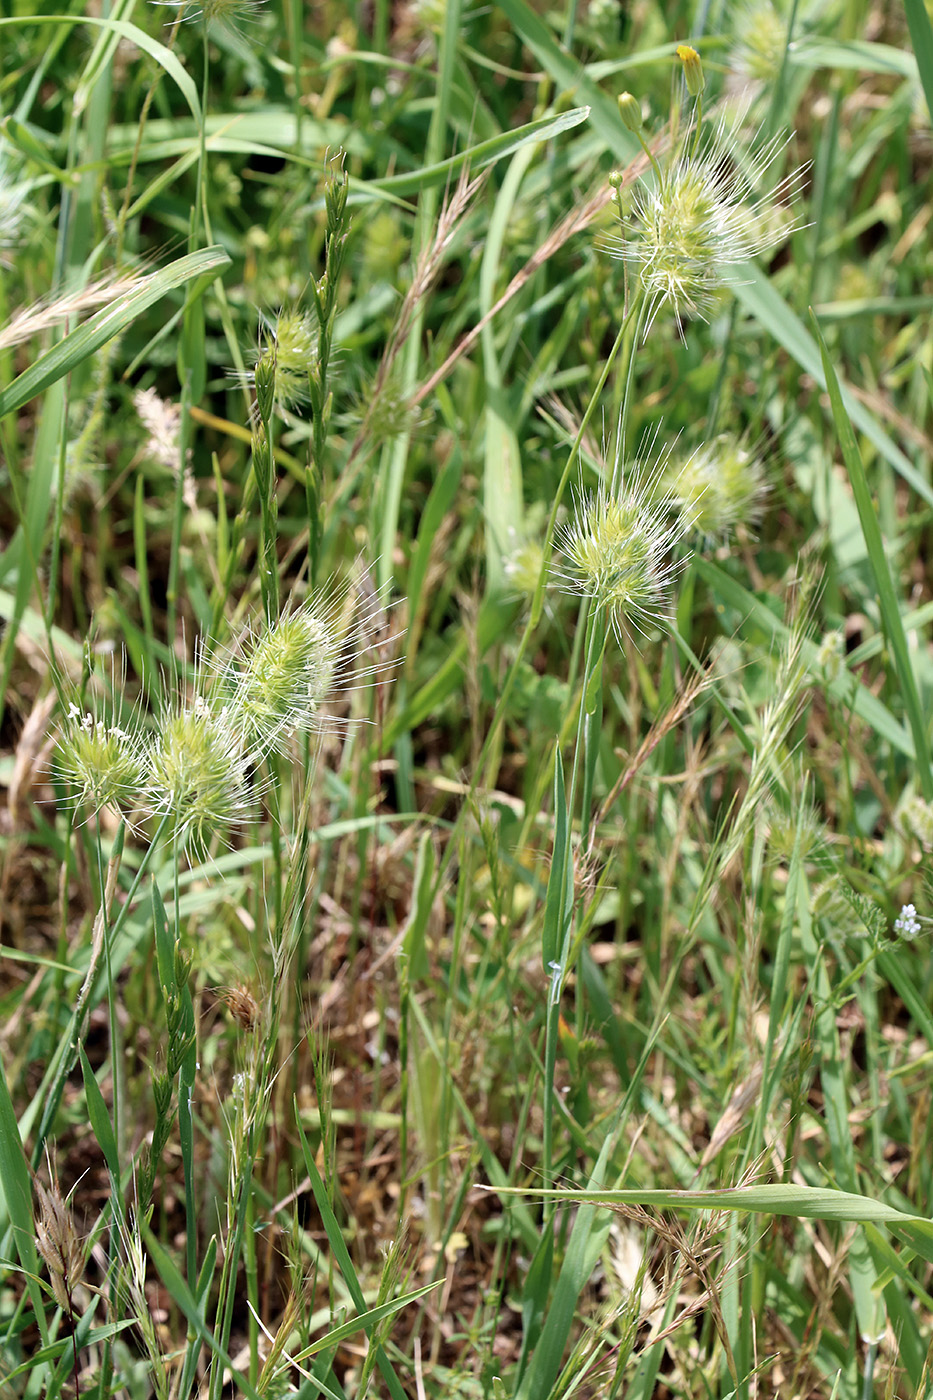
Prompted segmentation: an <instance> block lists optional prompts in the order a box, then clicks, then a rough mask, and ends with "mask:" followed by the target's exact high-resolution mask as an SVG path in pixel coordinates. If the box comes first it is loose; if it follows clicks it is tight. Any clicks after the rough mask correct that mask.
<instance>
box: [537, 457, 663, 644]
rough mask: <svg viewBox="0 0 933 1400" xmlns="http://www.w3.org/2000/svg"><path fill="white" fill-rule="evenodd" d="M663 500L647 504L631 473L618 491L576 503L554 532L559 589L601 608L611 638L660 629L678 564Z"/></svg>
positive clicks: (605, 490)
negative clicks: (569, 516)
mask: <svg viewBox="0 0 933 1400" xmlns="http://www.w3.org/2000/svg"><path fill="white" fill-rule="evenodd" d="M683 535H684V525H683V522H682V519H681V517H680V516H679V515H678V514H677V513H676V512H673V513H672V510H671V501H670V498H669V497H667V496H665V497H663V498H661V499H657V498H656V497H655V498H654V499H653V498H652V494H651V492H650V490H649V489H647V487H646V485H645V483H644V481H643V480H642V478H641V477H640V476H639V475H638V474H637V473H635V474H634V475H633V477H632V479H631V480H630V481H629V482H624V483H623V484H622V485H621V486H620V487H619V488H618V489H616V490H610V489H608V488H606V487H601V488H600V489H599V490H598V491H597V492H596V494H595V495H593V496H590V497H584V498H581V499H580V500H579V501H578V503H577V509H576V511H575V513H574V516H573V519H572V520H571V521H570V522H569V523H568V524H566V525H564V526H563V527H562V528H561V530H560V533H559V537H558V544H559V547H560V550H561V555H562V563H561V565H560V566H559V568H558V569H557V570H556V575H557V579H558V581H559V583H561V584H562V585H563V586H564V587H565V588H566V589H568V590H569V591H571V592H575V593H579V594H581V595H583V596H584V597H587V598H590V599H592V601H593V603H594V604H595V606H596V607H599V608H604V609H605V610H606V613H607V615H608V618H609V620H610V622H611V623H612V625H613V627H614V629H615V631H616V633H617V635H618V636H619V637H620V639H621V638H622V636H623V635H625V634H626V633H627V632H628V631H629V629H630V628H634V629H635V630H636V631H639V632H643V631H645V630H646V628H648V627H651V626H657V625H663V624H664V623H666V622H667V621H668V620H669V615H670V586H671V581H672V579H673V577H674V575H675V574H676V573H677V571H678V568H679V565H678V563H677V562H676V561H672V559H671V551H672V549H673V548H674V546H675V545H676V544H677V543H678V541H679V540H681V539H682V538H683Z"/></svg>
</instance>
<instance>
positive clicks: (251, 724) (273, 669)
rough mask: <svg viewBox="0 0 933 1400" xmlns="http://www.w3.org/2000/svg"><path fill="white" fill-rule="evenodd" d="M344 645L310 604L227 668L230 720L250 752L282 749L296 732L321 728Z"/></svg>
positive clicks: (258, 640)
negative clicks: (325, 702) (341, 646)
mask: <svg viewBox="0 0 933 1400" xmlns="http://www.w3.org/2000/svg"><path fill="white" fill-rule="evenodd" d="M339 652H340V647H339V642H338V639H337V637H336V636H335V634H334V631H333V629H332V627H331V626H330V625H329V624H328V622H327V621H326V620H325V619H324V618H323V617H320V616H318V615H317V614H316V613H315V612H314V611H312V610H311V609H308V608H302V609H299V610H298V611H296V612H294V613H291V614H289V615H288V616H287V617H283V618H281V619H280V620H279V621H278V622H277V623H276V624H275V626H273V627H270V628H268V629H267V630H265V631H264V632H263V633H262V634H261V635H260V636H259V637H258V639H256V641H255V643H254V645H253V646H252V648H251V649H250V651H249V654H248V655H247V657H246V659H245V661H243V662H241V663H238V664H233V665H232V666H231V667H230V668H228V671H227V674H226V677H225V683H226V686H227V688H228V691H229V694H230V700H229V711H230V716H231V722H232V723H233V725H234V726H235V728H236V729H237V731H238V732H239V733H240V734H241V735H242V736H243V742H244V744H245V746H246V748H247V751H249V752H260V753H268V752H270V751H273V750H275V751H278V750H281V749H282V748H283V747H284V746H285V744H286V743H287V742H288V740H289V739H290V738H292V737H293V736H294V735H295V734H304V733H310V732H312V731H314V730H317V729H320V727H321V721H322V714H323V710H322V707H323V704H324V701H325V699H326V697H327V695H328V692H329V691H330V690H331V688H332V686H333V684H334V679H335V673H336V668H337V661H338V657H339Z"/></svg>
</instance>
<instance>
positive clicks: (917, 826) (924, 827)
mask: <svg viewBox="0 0 933 1400" xmlns="http://www.w3.org/2000/svg"><path fill="white" fill-rule="evenodd" d="M897 818H898V825H899V827H900V828H901V830H902V831H903V832H904V834H905V835H906V836H907V837H908V838H909V839H911V840H913V841H916V842H917V844H918V845H919V846H921V847H922V848H923V850H924V851H933V806H931V804H930V803H929V802H926V801H925V800H924V799H923V798H922V797H921V796H920V794H919V793H912V794H911V795H910V796H909V797H908V798H907V799H906V800H905V801H904V802H903V803H902V804H901V806H900V809H899V811H898V814H897Z"/></svg>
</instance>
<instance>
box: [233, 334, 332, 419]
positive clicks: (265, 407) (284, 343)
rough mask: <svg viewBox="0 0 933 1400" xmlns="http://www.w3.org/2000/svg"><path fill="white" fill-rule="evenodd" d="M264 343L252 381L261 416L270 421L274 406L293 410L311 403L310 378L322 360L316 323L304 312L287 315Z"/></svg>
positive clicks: (267, 335)
mask: <svg viewBox="0 0 933 1400" xmlns="http://www.w3.org/2000/svg"><path fill="white" fill-rule="evenodd" d="M263 342H264V343H263V347H262V350H261V351H260V353H259V356H258V358H257V360H256V365H255V367H254V369H253V370H252V372H251V374H250V375H249V376H248V378H249V379H250V380H251V381H252V383H253V385H254V387H255V389H256V394H257V398H258V399H259V401H260V402H259V408H260V414H261V416H262V418H263V419H264V420H268V419H269V417H270V416H271V413H272V404H273V402H275V403H278V404H280V405H281V406H282V407H284V408H293V407H296V406H297V405H299V404H303V403H307V401H308V398H309V388H308V375H309V374H310V373H311V372H312V371H313V370H314V368H315V366H316V365H317V360H318V333H317V325H316V322H315V321H314V319H313V317H311V316H309V315H307V314H305V313H303V312H300V311H283V312H282V313H281V314H280V315H279V316H278V317H277V318H276V320H275V323H274V324H273V325H271V326H270V327H269V328H268V330H267V331H266V333H265V335H264V337H263Z"/></svg>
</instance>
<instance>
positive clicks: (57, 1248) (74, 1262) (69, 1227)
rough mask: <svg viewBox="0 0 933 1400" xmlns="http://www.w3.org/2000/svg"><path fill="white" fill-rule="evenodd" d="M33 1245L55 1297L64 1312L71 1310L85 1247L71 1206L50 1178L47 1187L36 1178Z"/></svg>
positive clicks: (79, 1277)
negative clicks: (36, 1206) (42, 1262)
mask: <svg viewBox="0 0 933 1400" xmlns="http://www.w3.org/2000/svg"><path fill="white" fill-rule="evenodd" d="M35 1192H36V1201H37V1203H38V1210H37V1211H36V1248H37V1249H38V1251H39V1253H40V1254H41V1256H42V1258H43V1260H44V1261H45V1266H46V1268H47V1269H48V1271H49V1281H50V1283H51V1285H52V1292H53V1293H54V1294H55V1301H56V1303H58V1305H59V1307H60V1308H61V1309H62V1311H63V1312H64V1313H66V1314H67V1315H69V1316H70V1315H71V1313H72V1312H73V1310H74V1303H73V1294H74V1289H75V1286H76V1284H78V1283H80V1281H81V1278H82V1275H83V1273H84V1248H83V1245H82V1243H81V1239H80V1237H79V1235H78V1232H77V1230H76V1229H75V1223H74V1216H73V1215H72V1213H71V1208H70V1206H69V1205H68V1203H67V1201H65V1200H64V1199H63V1197H62V1194H61V1191H60V1190H59V1188H58V1183H57V1181H55V1180H54V1179H53V1181H52V1184H51V1186H49V1188H48V1189H46V1188H45V1187H44V1186H43V1185H42V1183H41V1182H39V1181H36V1182H35Z"/></svg>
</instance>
